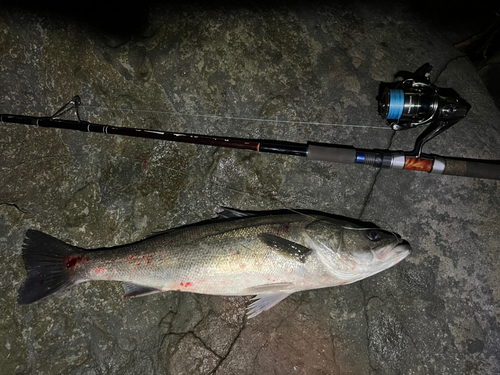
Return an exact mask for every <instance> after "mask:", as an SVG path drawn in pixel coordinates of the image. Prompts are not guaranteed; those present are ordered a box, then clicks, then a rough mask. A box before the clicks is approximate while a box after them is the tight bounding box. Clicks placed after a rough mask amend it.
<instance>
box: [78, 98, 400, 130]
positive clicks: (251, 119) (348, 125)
mask: <svg viewBox="0 0 500 375" xmlns="http://www.w3.org/2000/svg"><path fill="white" fill-rule="evenodd" d="M82 107H83V108H96V109H103V110H107V111H121V112H137V113H155V114H168V115H176V116H186V117H201V118H213V119H221V120H236V121H252V122H267V123H278V124H293V125H314V126H346V127H352V128H370V129H383V130H391V129H390V128H388V127H387V126H373V125H357V124H336V123H326V122H309V121H296V120H278V119H274V120H272V119H262V118H253V117H232V116H222V115H202V114H197V113H194V114H193V113H182V112H172V111H159V110H146V109H133V108H110V107H101V106H94V105H85V104H82V105H81V106H80V108H82Z"/></svg>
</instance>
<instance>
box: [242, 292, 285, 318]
mask: <svg viewBox="0 0 500 375" xmlns="http://www.w3.org/2000/svg"><path fill="white" fill-rule="evenodd" d="M289 295H290V294H289V293H285V292H279V293H272V294H262V295H259V296H255V297H254V299H253V302H252V303H251V304H250V306H248V309H247V317H248V318H249V319H250V318H254V317H256V316H257V315H259V314H260V313H261V312H263V311H266V310H269V309H270V308H271V307H273V306H275V305H277V304H278V303H279V302H281V301H283V300H284V299H285V298H286V297H288V296H289Z"/></svg>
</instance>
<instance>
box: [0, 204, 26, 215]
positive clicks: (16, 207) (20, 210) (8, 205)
mask: <svg viewBox="0 0 500 375" xmlns="http://www.w3.org/2000/svg"><path fill="white" fill-rule="evenodd" d="M0 206H7V207H14V208H15V209H16V210H18V211H19V212H22V213H23V214H25V213H26V211H24V210H22V209H20V208H19V206H18V205H17V204H15V203H7V202H3V203H0Z"/></svg>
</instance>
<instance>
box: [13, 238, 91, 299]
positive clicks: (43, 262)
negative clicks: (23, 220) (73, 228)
mask: <svg viewBox="0 0 500 375" xmlns="http://www.w3.org/2000/svg"><path fill="white" fill-rule="evenodd" d="M84 253H85V251H84V250H82V249H80V248H78V247H74V246H71V245H68V244H66V243H64V242H62V241H60V240H58V239H57V238H54V237H52V236H49V235H48V234H45V233H42V232H39V231H37V230H32V229H30V230H28V231H27V232H26V238H25V240H24V244H23V249H22V256H23V260H24V266H25V267H26V272H27V273H28V276H27V278H26V280H25V281H24V283H23V285H22V286H21V288H20V289H19V297H18V303H19V304H20V305H28V304H30V303H33V302H36V301H38V300H40V299H42V298H45V297H48V296H50V295H51V294H54V293H57V292H60V291H62V290H64V289H67V288H69V287H71V286H73V285H75V284H76V283H78V280H76V279H74V278H72V277H71V269H72V267H73V266H74V265H75V264H77V263H78V262H79V261H81V259H82V258H83V256H82V254H84Z"/></svg>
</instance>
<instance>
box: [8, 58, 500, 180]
mask: <svg viewBox="0 0 500 375" xmlns="http://www.w3.org/2000/svg"><path fill="white" fill-rule="evenodd" d="M431 69H432V67H431V66H430V65H429V64H425V65H424V66H422V67H421V68H419V69H418V70H417V71H416V72H415V73H409V72H399V73H398V75H399V76H400V77H402V78H403V80H401V81H398V82H394V83H389V84H387V83H383V84H382V85H381V94H380V95H379V97H380V99H379V112H380V115H381V116H382V117H383V118H384V119H386V120H387V122H388V123H389V125H390V126H391V127H392V128H393V129H394V130H396V131H400V130H407V129H413V128H417V127H420V126H423V125H427V126H428V127H427V128H426V129H425V130H424V131H423V132H422V134H421V135H420V136H419V137H418V138H417V142H416V144H415V148H414V149H413V151H411V152H400V151H388V150H367V149H356V148H354V147H351V146H344V145H331V144H322V143H313V142H308V143H293V142H285V141H274V140H253V139H242V138H230V137H220V136H208V135H199V134H190V133H180V132H168V131H161V130H152V129H140V128H128V127H127V128H124V127H118V126H111V125H101V124H95V123H91V122H88V121H84V120H81V118H80V115H79V112H78V108H79V106H80V105H81V99H80V97H79V96H75V97H74V98H73V99H72V100H71V101H69V102H68V103H66V104H65V105H64V106H63V107H62V108H61V109H59V110H58V111H57V112H56V113H55V114H54V115H52V116H50V117H34V116H23V115H10V114H0V121H3V122H5V123H15V124H24V125H35V126H39V127H44V128H58V129H67V130H78V131H82V132H91V133H103V134H113V135H123V136H130V137H139V138H151V139H161V140H166V141H173V142H183V143H192V144H200V145H209V146H216V147H227V148H234V149H242V150H250V151H256V152H268V153H275V154H285V155H295V156H301V157H307V158H308V159H310V160H322V161H328V162H332V163H343V164H359V165H363V164H364V165H371V166H373V167H377V168H392V169H405V170H413V171H421V172H429V173H437V174H445V175H455V176H464V177H475V178H485V179H494V180H500V161H497V160H480V159H463V158H449V157H442V156H437V155H429V154H423V153H422V148H423V146H424V144H425V143H426V142H428V141H429V140H431V139H432V138H434V137H435V136H437V135H438V134H440V133H442V132H443V131H445V130H446V129H448V128H450V127H451V126H452V125H454V124H455V123H457V122H458V121H460V120H461V119H462V118H464V117H465V116H466V114H467V112H468V111H469V109H470V105H469V104H468V103H467V102H466V101H465V100H464V99H462V98H460V97H459V95H458V94H457V93H456V92H455V91H454V90H452V89H443V88H438V87H436V86H435V85H433V84H431V83H430V80H429V76H430V70H431ZM71 110H74V111H75V113H76V116H77V119H78V120H77V121H75V120H65V119H61V118H59V117H60V116H62V115H63V114H65V113H67V112H68V111H71Z"/></svg>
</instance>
